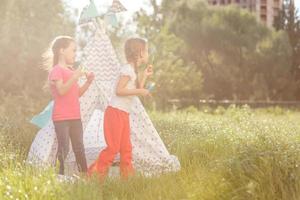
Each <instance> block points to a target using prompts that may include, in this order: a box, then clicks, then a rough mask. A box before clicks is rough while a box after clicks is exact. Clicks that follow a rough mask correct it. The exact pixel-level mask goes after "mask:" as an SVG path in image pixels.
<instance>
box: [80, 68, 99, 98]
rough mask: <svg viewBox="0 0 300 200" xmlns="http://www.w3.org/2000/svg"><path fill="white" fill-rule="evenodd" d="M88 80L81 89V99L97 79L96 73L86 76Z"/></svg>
mask: <svg viewBox="0 0 300 200" xmlns="http://www.w3.org/2000/svg"><path fill="white" fill-rule="evenodd" d="M86 78H87V81H86V82H85V83H84V85H83V86H81V87H80V88H79V96H80V97H81V96H82V95H83V94H84V93H85V92H86V91H87V89H88V88H89V87H90V85H91V84H92V82H93V80H94V78H95V75H94V73H92V72H91V73H89V74H86Z"/></svg>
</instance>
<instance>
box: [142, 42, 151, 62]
mask: <svg viewBox="0 0 300 200" xmlns="http://www.w3.org/2000/svg"><path fill="white" fill-rule="evenodd" d="M148 59H149V53H148V45H146V46H145V49H144V50H143V51H142V52H141V63H142V64H147V63H148Z"/></svg>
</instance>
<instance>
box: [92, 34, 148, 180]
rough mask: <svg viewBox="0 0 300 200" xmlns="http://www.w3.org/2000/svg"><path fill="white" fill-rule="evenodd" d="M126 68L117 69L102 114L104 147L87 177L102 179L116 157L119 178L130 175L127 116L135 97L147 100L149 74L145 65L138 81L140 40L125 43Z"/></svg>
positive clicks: (142, 56)
mask: <svg viewBox="0 0 300 200" xmlns="http://www.w3.org/2000/svg"><path fill="white" fill-rule="evenodd" d="M125 55H126V59H127V62H128V64H126V65H124V66H123V67H122V68H121V73H120V77H119V80H118V82H117V85H116V91H115V94H114V95H113V97H112V99H111V101H110V103H109V106H108V107H107V109H106V110H105V113H104V137H105V141H106V144H107V147H106V148H105V149H104V150H103V151H101V152H100V154H99V157H98V159H97V160H96V161H95V162H94V163H93V164H92V165H91V166H90V167H89V170H88V173H89V175H92V174H93V173H96V174H98V175H99V176H100V178H104V177H106V175H107V173H108V169H109V167H110V166H111V165H112V163H113V161H114V158H115V156H116V154H118V153H120V156H121V160H120V172H121V177H122V178H127V177H128V176H129V175H132V174H133V173H134V169H133V166H132V145H131V141H130V124H129V113H130V110H131V107H132V103H133V98H135V96H138V95H140V96H148V95H149V94H150V92H149V91H148V90H147V89H144V85H145V82H146V79H147V77H149V76H151V75H152V74H153V69H152V66H151V65H149V66H148V67H147V68H146V69H145V71H144V73H143V76H142V77H141V79H140V80H138V77H137V71H138V67H139V66H140V65H141V64H146V63H147V62H148V46H147V43H146V42H145V41H144V40H143V39H140V38H132V39H129V40H127V41H126V43H125Z"/></svg>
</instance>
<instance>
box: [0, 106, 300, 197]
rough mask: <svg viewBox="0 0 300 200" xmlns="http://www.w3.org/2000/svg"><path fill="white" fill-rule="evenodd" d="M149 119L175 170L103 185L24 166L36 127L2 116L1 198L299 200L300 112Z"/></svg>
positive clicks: (191, 112)
mask: <svg viewBox="0 0 300 200" xmlns="http://www.w3.org/2000/svg"><path fill="white" fill-rule="evenodd" d="M150 115H151V118H152V119H153V121H154V123H155V126H156V127H157V129H158V130H159V132H160V134H161V137H162V139H163V140H164V142H165V143H166V145H167V147H168V149H169V150H170V152H171V153H172V154H175V155H177V156H178V157H179V159H180V162H181V164H182V170H181V171H180V172H178V173H171V174H166V175H163V176H159V177H153V178H145V177H141V176H136V177H132V178H131V179H130V180H128V181H120V180H119V179H108V180H107V181H106V182H105V183H104V184H100V183H99V182H98V181H97V180H94V179H92V180H80V181H77V182H75V183H65V182H60V181H59V180H58V179H57V178H56V175H55V172H54V170H53V169H49V170H40V169H34V168H31V167H29V166H26V165H25V164H24V162H23V161H22V160H24V158H25V155H26V150H27V149H28V147H29V145H30V143H31V141H32V138H33V136H34V133H32V132H33V131H34V130H35V129H34V128H33V127H30V125H26V124H25V120H24V121H23V122H22V121H20V123H21V124H19V125H18V126H9V125H8V124H10V123H11V124H14V121H13V119H11V118H9V116H6V119H5V123H2V122H3V119H2V122H0V123H1V129H0V133H1V134H0V141H2V143H1V152H0V156H1V160H0V197H1V198H0V199H3V200H6V199H30V200H37V199H53V200H56V199H67V200H91V199H97V200H98V199H100V200H101V199H116V200H117V199H138V200H140V199H143V200H159V199H163V200H165V199H174V200H175V199H176V200H177V199H195V200H196V199H197V200H198V199H200V200H201V199H203V200H214V199H220V200H227V199H228V200H229V199H236V200H239V199H240V200H244V199H245V200H247V199H249V200H256V199H257V200H277V199H278V200H279V199H283V200H299V199H300V113H298V112H290V111H285V110H281V109H278V108H277V109H274V110H270V109H269V110H257V111H256V110H251V109H249V108H247V107H245V108H242V109H237V108H229V109H219V110H214V111H212V112H209V113H207V112H206V111H201V112H199V111H196V110H194V109H188V110H187V111H182V112H169V113H160V112H152V113H150ZM3 124H5V126H3ZM16 127H19V128H20V129H18V130H19V132H16V130H17V129H16ZM22 127H25V128H22ZM9 135H10V137H7V136H9ZM20 137H24V138H25V139H22V140H20V139H19V138H20ZM7 138H9V140H8V139H7ZM26 138H27V139H26ZM10 140H12V141H10ZM16 145H21V147H20V146H16ZM20 151H21V152H20Z"/></svg>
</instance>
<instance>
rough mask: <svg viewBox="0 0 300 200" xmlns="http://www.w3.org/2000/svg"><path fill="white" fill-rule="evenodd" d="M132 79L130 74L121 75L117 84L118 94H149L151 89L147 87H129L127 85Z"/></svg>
mask: <svg viewBox="0 0 300 200" xmlns="http://www.w3.org/2000/svg"><path fill="white" fill-rule="evenodd" d="M129 80H130V77H129V76H121V77H120V80H119V82H118V85H117V90H116V94H117V95H118V96H134V95H142V96H147V95H148V94H149V91H148V90H146V89H127V88H126V85H127V83H128V81H129Z"/></svg>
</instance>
